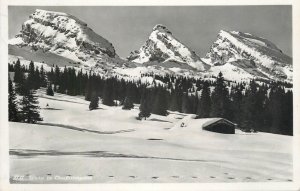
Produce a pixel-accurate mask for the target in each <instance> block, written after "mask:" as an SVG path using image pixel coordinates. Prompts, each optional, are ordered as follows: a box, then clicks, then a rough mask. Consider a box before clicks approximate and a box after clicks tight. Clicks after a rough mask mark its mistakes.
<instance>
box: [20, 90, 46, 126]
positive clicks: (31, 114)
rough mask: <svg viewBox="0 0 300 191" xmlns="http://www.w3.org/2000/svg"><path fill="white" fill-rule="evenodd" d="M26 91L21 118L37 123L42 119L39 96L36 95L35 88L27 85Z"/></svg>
mask: <svg viewBox="0 0 300 191" xmlns="http://www.w3.org/2000/svg"><path fill="white" fill-rule="evenodd" d="M25 87H26V91H25V94H24V96H23V98H22V100H21V102H20V105H21V120H22V121H23V122H25V123H36V122H37V121H42V120H43V119H42V118H41V117H40V114H39V109H40V107H39V106H38V103H39V102H38V100H37V97H36V96H35V95H34V94H35V90H34V89H30V88H29V87H28V85H26V86H25Z"/></svg>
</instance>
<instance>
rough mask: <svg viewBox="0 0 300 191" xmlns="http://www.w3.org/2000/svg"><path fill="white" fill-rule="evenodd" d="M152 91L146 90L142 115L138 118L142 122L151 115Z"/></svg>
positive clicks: (141, 110) (143, 97) (142, 103)
mask: <svg viewBox="0 0 300 191" xmlns="http://www.w3.org/2000/svg"><path fill="white" fill-rule="evenodd" d="M149 95H150V90H147V89H145V90H144V92H143V94H142V97H141V103H140V113H139V116H138V118H139V119H140V120H142V119H143V118H144V119H145V120H146V119H147V118H148V117H150V115H151V100H150V96H149Z"/></svg>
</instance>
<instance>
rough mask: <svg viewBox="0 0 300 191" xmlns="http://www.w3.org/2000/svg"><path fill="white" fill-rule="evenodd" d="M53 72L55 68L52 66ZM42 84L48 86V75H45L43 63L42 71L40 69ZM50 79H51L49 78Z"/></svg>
mask: <svg viewBox="0 0 300 191" xmlns="http://www.w3.org/2000/svg"><path fill="white" fill-rule="evenodd" d="M51 70H52V72H53V69H52V68H51ZM40 81H41V82H40V85H41V86H42V87H46V86H47V80H46V75H45V71H44V67H43V65H42V66H41V71H40ZM49 81H50V80H49Z"/></svg>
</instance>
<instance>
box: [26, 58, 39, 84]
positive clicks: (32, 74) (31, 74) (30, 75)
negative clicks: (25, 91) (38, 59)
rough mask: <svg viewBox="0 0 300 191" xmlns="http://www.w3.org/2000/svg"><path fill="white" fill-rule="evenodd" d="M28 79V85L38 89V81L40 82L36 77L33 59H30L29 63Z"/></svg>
mask: <svg viewBox="0 0 300 191" xmlns="http://www.w3.org/2000/svg"><path fill="white" fill-rule="evenodd" d="M26 81H27V83H28V84H27V85H28V86H29V89H36V86H37V85H36V83H38V81H37V79H36V73H35V70H34V63H33V61H30V63H29V71H28V77H27V80H26Z"/></svg>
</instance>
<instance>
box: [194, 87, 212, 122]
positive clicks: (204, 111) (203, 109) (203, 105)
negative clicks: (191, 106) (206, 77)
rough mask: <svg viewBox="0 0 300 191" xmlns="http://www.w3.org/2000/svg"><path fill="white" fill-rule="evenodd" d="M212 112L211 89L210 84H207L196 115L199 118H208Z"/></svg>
mask: <svg viewBox="0 0 300 191" xmlns="http://www.w3.org/2000/svg"><path fill="white" fill-rule="evenodd" d="M210 110H211V98H210V89H209V84H208V83H207V82H206V83H204V85H203V89H202V92H201V97H200V100H199V102H198V107H197V113H196V114H197V115H198V117H199V118H207V117H209V114H210Z"/></svg>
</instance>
